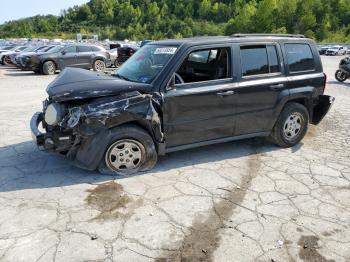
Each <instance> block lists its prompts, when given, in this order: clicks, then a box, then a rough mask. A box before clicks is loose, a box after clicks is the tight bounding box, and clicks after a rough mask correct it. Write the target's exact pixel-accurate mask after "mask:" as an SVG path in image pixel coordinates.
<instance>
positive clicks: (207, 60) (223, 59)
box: [175, 47, 231, 84]
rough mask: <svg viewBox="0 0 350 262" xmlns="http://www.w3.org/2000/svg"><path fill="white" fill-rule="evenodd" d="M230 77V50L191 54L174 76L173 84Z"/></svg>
mask: <svg viewBox="0 0 350 262" xmlns="http://www.w3.org/2000/svg"><path fill="white" fill-rule="evenodd" d="M230 77H231V55H230V48H227V47H223V48H211V49H201V50H196V51H193V52H191V53H190V54H189V55H188V56H187V57H186V59H185V61H184V62H183V63H182V65H181V66H180V68H179V69H178V70H177V72H176V74H175V83H176V84H184V83H196V82H203V81H211V80H218V79H225V78H230Z"/></svg>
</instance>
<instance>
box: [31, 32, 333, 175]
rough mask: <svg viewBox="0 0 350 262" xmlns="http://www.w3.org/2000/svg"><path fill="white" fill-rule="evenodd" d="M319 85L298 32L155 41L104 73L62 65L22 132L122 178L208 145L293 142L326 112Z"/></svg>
mask: <svg viewBox="0 0 350 262" xmlns="http://www.w3.org/2000/svg"><path fill="white" fill-rule="evenodd" d="M194 57H195V58H196V59H195V60H193V58H194ZM325 87H326V75H325V74H324V72H323V69H322V63H321V59H320V56H319V54H318V51H317V49H316V46H315V43H314V41H312V40H311V39H307V38H304V37H302V36H300V35H295V36H293V35H233V36H232V37H202V38H194V39H174V40H163V41H157V42H153V43H149V44H147V45H145V46H144V47H142V48H141V49H140V50H138V52H137V53H136V54H134V55H133V56H132V57H131V58H130V59H129V60H128V61H127V62H126V63H125V64H123V65H122V66H121V68H119V69H118V70H117V71H116V73H115V74H114V75H113V76H107V75H103V74H97V73H95V72H89V71H86V70H79V69H73V68H69V69H68V68H67V69H66V70H64V71H63V72H62V73H61V74H60V75H59V76H58V77H57V78H56V79H55V81H54V82H52V83H51V84H50V85H49V86H48V88H47V89H46V90H47V93H48V98H47V99H46V100H45V101H44V102H43V109H42V111H41V112H37V113H35V114H34V115H33V117H32V119H31V123H30V127H31V131H32V137H33V139H34V141H35V142H36V144H37V145H38V147H39V149H41V150H46V151H51V152H59V153H62V154H64V155H66V156H67V157H68V158H69V159H71V160H74V162H75V163H76V164H77V165H78V166H79V167H83V168H85V169H88V170H95V169H99V170H100V171H101V172H102V173H108V174H119V175H129V174H133V173H135V172H138V171H145V170H149V169H151V168H152V167H154V165H155V164H156V162H157V156H158V155H164V154H166V153H169V152H174V151H179V150H184V149H189V148H194V147H199V146H205V145H211V144H215V143H222V142H228V141H234V140H240V139H247V138H252V137H269V139H270V140H271V141H273V142H274V143H275V144H277V145H279V146H281V147H292V146H295V145H296V144H298V143H299V142H300V141H301V140H302V139H303V137H304V136H305V134H306V132H307V130H308V126H309V124H314V125H317V124H319V123H320V122H321V121H322V119H323V117H324V116H325V115H326V114H327V112H328V110H329V109H330V107H331V106H332V103H333V101H334V98H333V97H330V96H328V95H324V91H325ZM39 125H40V126H42V127H43V130H45V131H44V132H42V131H40V130H39V128H38V126H39Z"/></svg>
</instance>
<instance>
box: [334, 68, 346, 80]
mask: <svg viewBox="0 0 350 262" xmlns="http://www.w3.org/2000/svg"><path fill="white" fill-rule="evenodd" d="M334 76H335V79H337V80H338V81H339V82H344V81H345V80H346V79H347V75H346V73H344V72H343V71H342V70H340V69H338V70H337V71H335V75H334Z"/></svg>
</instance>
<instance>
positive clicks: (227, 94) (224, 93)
mask: <svg viewBox="0 0 350 262" xmlns="http://www.w3.org/2000/svg"><path fill="white" fill-rule="evenodd" d="M234 93H235V91H233V90H230V91H225V92H219V93H216V94H217V95H218V96H231V95H233V94H234Z"/></svg>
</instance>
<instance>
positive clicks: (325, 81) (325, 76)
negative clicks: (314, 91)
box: [323, 73, 327, 94]
mask: <svg viewBox="0 0 350 262" xmlns="http://www.w3.org/2000/svg"><path fill="white" fill-rule="evenodd" d="M323 81H324V82H323V94H324V91H325V90H326V83H327V74H326V73H323Z"/></svg>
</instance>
